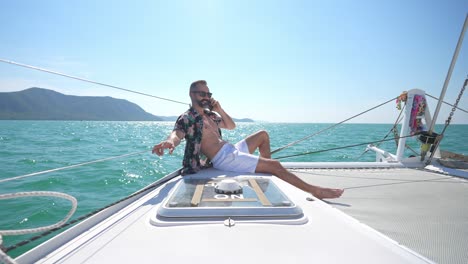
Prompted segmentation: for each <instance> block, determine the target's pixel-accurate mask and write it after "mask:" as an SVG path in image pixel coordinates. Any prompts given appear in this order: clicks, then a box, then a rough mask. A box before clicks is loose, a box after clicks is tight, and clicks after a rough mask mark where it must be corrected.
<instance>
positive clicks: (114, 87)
mask: <svg viewBox="0 0 468 264" xmlns="http://www.w3.org/2000/svg"><path fill="white" fill-rule="evenodd" d="M0 62H4V63H9V64H13V65H16V66H20V67H24V68H29V69H33V70H37V71H42V72H48V73H52V74H55V75H60V76H63V77H67V78H70V79H75V80H79V81H83V82H88V83H92V84H97V85H102V86H106V87H110V88H113V89H118V90H122V91H126V92H130V93H135V94H140V95H144V96H149V97H153V98H157V99H161V100H166V101H170V102H174V103H178V104H184V105H188V104H187V103H184V102H180V101H176V100H172V99H167V98H163V97H159V96H155V95H151V94H147V93H142V92H138V91H134V90H130V89H125V88H121V87H117V86H113V85H109V84H105V83H100V82H96V81H92V80H88V79H83V78H79V77H75V76H72V75H68V74H64V73H60V72H56V71H51V70H47V69H44V68H39V67H35V66H31V65H27V64H22V63H18V62H14V61H9V60H4V59H0Z"/></svg>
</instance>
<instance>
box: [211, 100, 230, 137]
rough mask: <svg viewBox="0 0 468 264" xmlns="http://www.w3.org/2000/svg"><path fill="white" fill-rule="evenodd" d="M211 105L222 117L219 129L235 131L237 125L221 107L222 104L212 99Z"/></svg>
mask: <svg viewBox="0 0 468 264" xmlns="http://www.w3.org/2000/svg"><path fill="white" fill-rule="evenodd" d="M211 105H212V106H213V111H216V112H217V113H218V114H220V115H221V118H222V119H221V123H219V127H221V128H225V129H230V130H232V129H234V128H236V123H235V122H234V120H232V118H231V117H230V116H229V115H228V113H226V112H225V111H224V109H223V108H222V107H221V104H220V103H219V102H218V101H216V100H214V99H211Z"/></svg>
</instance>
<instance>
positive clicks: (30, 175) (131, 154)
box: [0, 150, 148, 183]
mask: <svg viewBox="0 0 468 264" xmlns="http://www.w3.org/2000/svg"><path fill="white" fill-rule="evenodd" d="M145 152H148V150H145V151H138V152H133V153H128V154H123V155H119V156H114V157H109V158H104V159H98V160H93V161H87V162H83V163H78V164H74V165H70V166H65V167H60V168H55V169H51V170H45V171H39V172H34V173H30V174H25V175H20V176H16V177H11V178H7V179H2V180H0V183H2V182H7V181H13V180H18V179H22V178H26V177H32V176H36V175H40V174H45V173H49V172H55V171H61V170H65V169H71V168H75V167H80V166H83V165H88V164H93V163H98V162H103V161H107V160H113V159H117V158H122V157H128V156H133V155H137V154H142V153H145Z"/></svg>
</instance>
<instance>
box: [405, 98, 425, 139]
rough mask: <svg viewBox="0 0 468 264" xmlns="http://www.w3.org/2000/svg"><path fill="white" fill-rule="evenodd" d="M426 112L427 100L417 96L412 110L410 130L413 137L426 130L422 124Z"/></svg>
mask: <svg viewBox="0 0 468 264" xmlns="http://www.w3.org/2000/svg"><path fill="white" fill-rule="evenodd" d="M425 111H426V98H425V97H424V96H423V95H415V96H414V99H413V107H412V108H411V116H410V123H409V126H410V129H411V135H415V134H417V133H419V132H421V131H424V130H425V129H426V128H425V126H424V124H423V122H422V118H423V117H424V114H425Z"/></svg>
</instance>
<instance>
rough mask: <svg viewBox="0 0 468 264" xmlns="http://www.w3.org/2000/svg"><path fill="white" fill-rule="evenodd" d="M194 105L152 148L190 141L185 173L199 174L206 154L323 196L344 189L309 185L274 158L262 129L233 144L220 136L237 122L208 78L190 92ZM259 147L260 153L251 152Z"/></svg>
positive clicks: (219, 163)
mask: <svg viewBox="0 0 468 264" xmlns="http://www.w3.org/2000/svg"><path fill="white" fill-rule="evenodd" d="M189 96H190V99H191V100H192V106H191V107H190V109H188V110H187V111H186V112H185V113H183V114H182V115H181V116H179V118H178V119H177V121H176V124H175V127H174V130H173V131H172V132H171V134H170V135H169V136H168V137H167V139H166V140H164V141H162V142H161V143H159V144H157V145H155V146H154V147H153V153H155V154H157V155H158V156H162V155H163V154H164V149H169V153H170V154H172V152H173V151H174V148H175V147H176V146H178V145H179V144H180V142H181V141H182V139H183V138H185V139H186V140H187V143H186V147H185V154H184V159H183V169H182V172H181V173H182V175H185V174H191V173H196V172H198V171H199V170H200V169H202V167H206V165H207V164H205V163H204V161H203V160H201V159H200V155H201V154H203V155H205V156H206V157H207V158H208V159H209V160H211V163H212V164H213V167H214V168H216V169H220V170H225V171H234V172H249V173H253V172H259V173H269V174H273V175H275V176H277V177H278V178H280V179H282V180H284V181H286V182H288V183H290V184H292V185H294V186H296V187H298V188H299V189H301V190H303V191H306V192H308V193H311V194H312V195H313V196H315V197H317V198H319V199H322V198H337V197H340V196H341V194H342V193H343V190H342V189H330V188H323V187H320V186H315V185H311V184H308V183H306V182H304V181H303V180H301V179H300V178H299V177H297V176H296V175H294V174H293V173H291V172H289V171H288V170H286V169H285V168H284V167H283V166H282V165H281V163H280V162H279V161H277V160H274V159H271V153H270V138H269V136H268V133H267V132H266V131H259V132H257V133H254V134H252V135H250V136H248V137H247V138H245V139H243V140H241V141H240V142H238V143H237V144H235V145H233V144H231V143H229V142H227V141H224V140H223V139H222V138H221V130H220V128H224V129H234V128H235V127H236V124H235V123H234V121H233V120H232V118H231V117H230V116H229V115H228V114H227V113H226V112H225V111H224V110H223V108H222V107H221V104H220V103H219V102H218V101H216V100H215V99H214V98H212V97H211V96H212V94H211V93H210V90H209V88H208V86H207V83H206V81H203V80H200V81H195V82H193V83H192V84H191V85H190V91H189ZM257 148H258V150H259V152H260V156H256V155H252V153H253V152H254V151H255V150H256V149H257Z"/></svg>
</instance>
